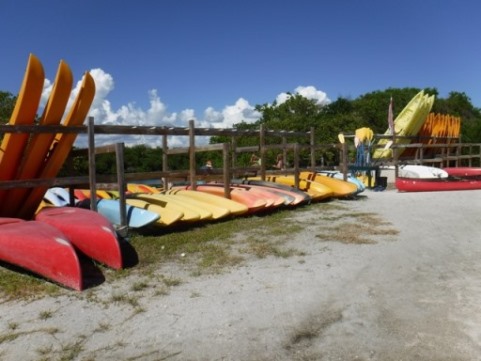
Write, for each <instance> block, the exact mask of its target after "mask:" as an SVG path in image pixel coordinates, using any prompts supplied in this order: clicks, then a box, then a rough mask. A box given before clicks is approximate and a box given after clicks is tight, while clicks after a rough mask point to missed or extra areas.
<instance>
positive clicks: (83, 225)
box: [35, 207, 122, 269]
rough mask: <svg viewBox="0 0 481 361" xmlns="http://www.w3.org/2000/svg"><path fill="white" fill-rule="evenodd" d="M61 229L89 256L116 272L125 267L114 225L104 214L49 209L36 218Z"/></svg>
mask: <svg viewBox="0 0 481 361" xmlns="http://www.w3.org/2000/svg"><path fill="white" fill-rule="evenodd" d="M35 219H36V220H37V221H41V222H44V223H48V224H49V225H51V226H53V227H55V228H57V229H59V230H61V231H62V232H63V233H64V234H65V235H66V236H67V237H68V238H69V240H70V241H71V242H72V244H73V245H74V246H75V247H76V248H77V249H78V250H80V251H81V252H82V253H84V254H85V255H87V256H88V257H90V258H92V259H94V260H95V261H98V262H100V263H103V264H105V265H107V266H109V267H111V268H113V269H120V268H122V252H121V249H120V245H119V242H118V239H117V234H116V232H115V229H114V228H113V226H112V224H111V223H110V222H109V221H108V220H107V218H105V217H104V216H102V215H101V214H99V213H97V212H94V211H91V210H89V209H84V208H77V207H46V208H43V209H42V210H40V212H38V213H37V215H36V216H35Z"/></svg>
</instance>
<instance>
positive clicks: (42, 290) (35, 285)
mask: <svg viewBox="0 0 481 361" xmlns="http://www.w3.org/2000/svg"><path fill="white" fill-rule="evenodd" d="M0 266H2V268H0V297H1V298H2V299H4V300H7V301H9V300H13V299H15V300H19V299H24V300H26V299H34V298H36V297H39V296H44V295H49V296H56V295H59V294H61V293H62V292H63V288H62V287H60V286H57V285H56V284H53V283H50V282H48V281H45V280H44V279H42V278H39V277H37V276H35V275H32V274H30V273H28V272H26V271H24V270H22V269H21V268H17V267H14V266H10V265H7V264H4V263H0ZM3 267H5V268H3Z"/></svg>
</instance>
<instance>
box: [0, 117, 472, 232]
mask: <svg viewBox="0 0 481 361" xmlns="http://www.w3.org/2000/svg"><path fill="white" fill-rule="evenodd" d="M1 133H32V134H38V133H55V134H57V133H76V134H87V136H88V148H87V149H86V150H85V149H84V150H73V151H72V152H71V156H79V155H82V154H83V155H85V154H87V156H88V160H89V175H88V176H87V177H62V178H55V179H26V180H15V181H0V189H12V188H19V187H26V188H32V187H38V186H48V187H51V186H65V187H69V188H70V189H71V192H72V193H73V191H72V190H73V188H75V187H89V188H90V189H91V190H92V202H91V207H92V209H94V210H95V209H96V193H95V190H96V189H97V187H99V186H100V187H102V188H109V189H117V190H119V191H120V192H119V194H120V195H121V199H120V201H121V204H123V205H124V204H125V198H124V195H123V193H124V192H123V191H124V190H126V184H127V183H128V182H135V181H142V180H146V179H159V181H161V182H162V183H163V184H164V186H165V187H167V185H168V184H169V180H170V179H176V178H183V179H186V180H189V182H190V184H191V186H192V187H193V188H195V187H196V184H197V181H198V180H199V179H202V178H203V177H205V176H206V175H207V176H215V177H217V178H220V179H222V180H223V182H224V185H225V188H224V192H225V196H226V197H229V196H230V194H229V192H230V191H229V189H230V188H229V182H230V181H231V179H232V176H233V175H234V176H238V175H239V174H241V175H242V174H244V175H247V174H259V175H260V176H261V178H262V179H265V178H266V175H267V174H282V173H294V174H295V184H296V186H298V185H299V178H298V174H299V172H300V171H301V162H300V152H301V150H309V151H310V156H309V163H310V164H309V165H308V166H307V168H306V169H308V170H314V169H316V167H317V157H316V154H318V152H326V151H329V152H332V151H333V150H334V151H335V152H338V155H339V164H338V165H337V168H338V169H340V170H341V171H342V172H343V173H344V175H345V179H346V175H347V172H348V166H349V161H348V159H349V157H348V156H349V154H352V153H353V152H355V151H356V148H355V147H354V143H353V142H352V144H351V142H349V144H348V143H347V142H345V143H343V144H337V143H336V144H316V142H315V139H316V138H315V132H314V129H313V128H311V129H310V131H308V132H291V131H278V130H268V129H266V128H265V126H264V125H261V127H260V129H259V130H238V129H211V128H195V124H194V121H190V122H189V126H188V127H186V128H173V127H151V126H109V125H95V124H94V119H93V118H92V117H90V118H89V119H88V124H87V125H85V126H77V127H65V126H40V125H33V126H32V125H29V126H27V125H21V126H20V125H18V126H16V125H15V126H12V125H0V134H1ZM98 134H121V135H159V136H162V150H163V152H162V171H161V172H146V173H125V170H124V144H123V143H118V144H114V145H107V146H101V147H97V146H96V144H95V136H96V135H98ZM246 135H247V136H256V137H258V139H259V142H258V144H259V145H256V146H246V147H239V146H237V138H238V137H241V136H246ZM169 136H188V138H189V145H188V147H182V148H169V147H168V137H169ZM197 136H229V137H231V142H230V143H222V144H210V145H202V146H198V145H196V137H197ZM267 137H278V138H280V141H279V142H278V143H275V144H267ZM290 137H304V138H305V139H306V142H305V144H299V143H289V142H288V138H290ZM345 137H346V138H347V139H350V138H353V137H354V136H353V135H345ZM376 138H378V139H381V138H388V139H389V138H390V137H389V136H385V135H376ZM409 138H410V139H411V138H412V139H411V140H412V141H415V140H416V139H417V141H419V138H416V137H409ZM440 141H441V139H440V138H436V139H433V140H432V142H431V143H432V144H427V143H426V142H420V143H411V144H394V145H393V146H392V149H393V151H394V154H399V153H401V150H403V149H407V148H410V149H414V153H415V155H414V157H411V158H409V159H404V158H402V157H394V158H393V159H390V160H387V161H388V162H392V163H394V164H395V165H396V166H397V165H398V164H400V163H413V164H436V165H438V166H441V167H442V166H448V165H453V166H460V165H463V164H467V165H468V166H472V165H473V164H478V165H479V164H481V144H479V143H470V144H462V143H459V142H456V143H452V139H451V138H449V139H443V141H446V143H444V144H443V143H439V142H440ZM272 150H279V152H280V153H281V154H282V155H283V159H284V164H286V159H287V154H288V153H290V154H292V157H293V165H292V167H291V168H288V169H286V170H270V169H268V167H267V153H268V152H270V151H272ZM211 151H217V152H222V162H223V166H222V168H217V169H213V170H210V171H209V172H203V171H202V172H199V171H198V169H197V163H196V154H197V153H199V152H211ZM106 152H115V154H116V164H117V168H116V169H117V172H116V175H106V176H104V175H97V174H96V163H95V156H96V155H97V154H101V153H106ZM246 152H250V153H253V152H256V153H259V154H260V159H261V165H260V167H250V166H249V167H245V166H237V164H236V163H237V156H238V155H239V154H242V153H246ZM176 154H188V156H189V169H188V170H184V171H172V170H169V169H168V166H167V164H168V162H167V161H168V157H169V156H171V155H176ZM323 154H324V153H323ZM426 154H429V155H432V154H434V156H430V157H426ZM373 161H374V162H376V160H373ZM122 210H123V211H122ZM121 212H123V214H122V213H121V217H122V224H123V225H126V219H125V217H126V216H125V208H124V207H121Z"/></svg>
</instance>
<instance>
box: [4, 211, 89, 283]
mask: <svg viewBox="0 0 481 361" xmlns="http://www.w3.org/2000/svg"><path fill="white" fill-rule="evenodd" d="M0 260H2V261H5V262H7V263H10V264H13V265H16V266H20V267H22V268H24V269H27V270H29V271H31V272H34V273H36V274H38V275H40V276H42V277H45V278H47V279H50V280H52V281H54V282H56V283H59V284H60V285H63V286H65V287H69V288H73V289H74V290H78V291H80V290H82V288H83V279H82V270H81V268H80V263H79V259H78V256H77V253H76V252H75V249H74V247H73V246H72V244H71V243H70V242H69V240H68V239H67V238H66V236H65V235H64V234H63V233H62V232H61V231H59V230H58V229H56V228H54V227H52V226H50V225H48V224H46V223H43V222H37V221H24V220H21V219H17V218H0Z"/></svg>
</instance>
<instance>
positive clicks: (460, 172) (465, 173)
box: [443, 167, 481, 178]
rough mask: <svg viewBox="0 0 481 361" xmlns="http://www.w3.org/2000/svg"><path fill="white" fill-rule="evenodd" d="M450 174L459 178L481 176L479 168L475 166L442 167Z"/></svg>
mask: <svg viewBox="0 0 481 361" xmlns="http://www.w3.org/2000/svg"><path fill="white" fill-rule="evenodd" d="M443 170H445V171H446V172H447V173H448V174H449V175H450V176H453V177H461V178H481V168H476V167H446V168H443Z"/></svg>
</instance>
